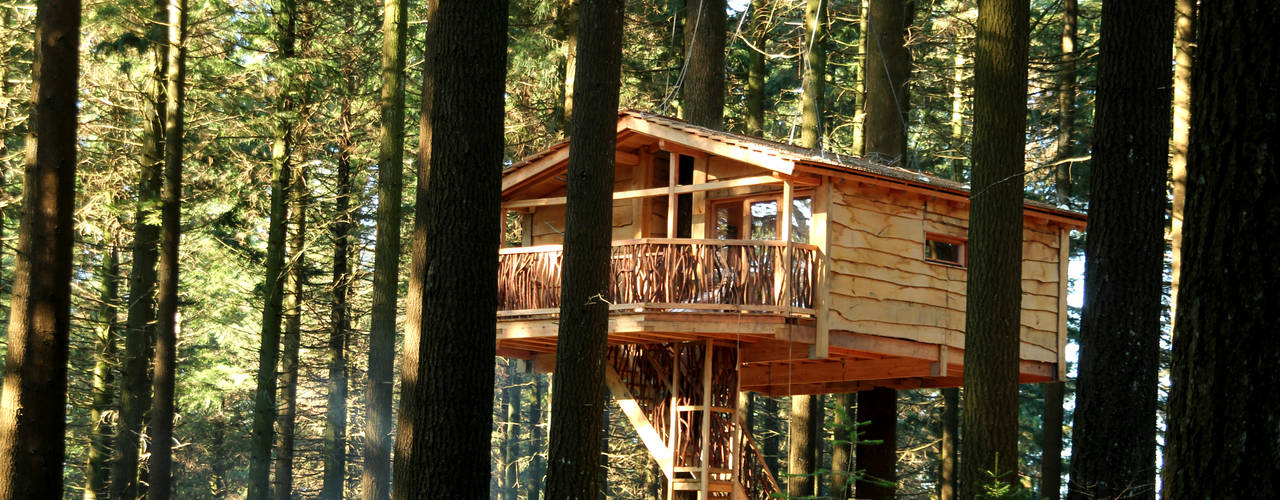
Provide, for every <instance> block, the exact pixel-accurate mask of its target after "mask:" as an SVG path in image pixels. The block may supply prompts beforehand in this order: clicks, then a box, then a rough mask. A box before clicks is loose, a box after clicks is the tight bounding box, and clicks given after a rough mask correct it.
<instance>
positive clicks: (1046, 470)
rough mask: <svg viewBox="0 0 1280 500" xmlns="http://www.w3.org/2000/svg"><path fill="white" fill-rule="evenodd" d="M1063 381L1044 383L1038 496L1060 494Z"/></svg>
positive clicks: (1056, 499) (1047, 496) (1054, 498)
mask: <svg viewBox="0 0 1280 500" xmlns="http://www.w3.org/2000/svg"><path fill="white" fill-rule="evenodd" d="M1063 385H1064V384H1063V383H1062V382H1050V383H1047V384H1044V418H1043V419H1042V421H1043V422H1044V426H1043V428H1042V429H1041V430H1040V442H1041V445H1040V449H1041V451H1042V453H1041V454H1040V498H1047V499H1049V500H1058V498H1059V497H1061V496H1062V402H1063V395H1062V392H1063Z"/></svg>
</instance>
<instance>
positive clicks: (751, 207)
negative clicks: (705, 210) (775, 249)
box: [711, 194, 813, 243]
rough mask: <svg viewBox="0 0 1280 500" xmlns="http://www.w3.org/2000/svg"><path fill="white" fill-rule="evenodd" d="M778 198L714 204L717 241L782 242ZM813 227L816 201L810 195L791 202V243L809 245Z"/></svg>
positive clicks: (713, 202) (712, 209)
mask: <svg viewBox="0 0 1280 500" xmlns="http://www.w3.org/2000/svg"><path fill="white" fill-rule="evenodd" d="M780 205H781V202H780V197H779V196H777V195H769V196H756V197H752V198H735V199H728V200H715V201H712V202H711V214H712V215H713V216H714V217H715V219H714V222H715V238H718V239H722V240H724V239H729V240H736V239H748V240H763V241H768V240H776V239H778V232H779V230H780V228H779V225H778V223H779V220H778V219H779V216H780V214H779V212H780V210H779V208H780ZM812 224H813V199H812V197H811V196H810V195H807V194H806V195H804V196H797V197H795V198H793V199H792V200H791V241H792V242H793V243H808V242H809V232H810V231H811V229H812V228H811V227H810V226H812Z"/></svg>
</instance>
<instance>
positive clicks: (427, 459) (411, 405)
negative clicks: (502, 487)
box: [393, 0, 507, 500]
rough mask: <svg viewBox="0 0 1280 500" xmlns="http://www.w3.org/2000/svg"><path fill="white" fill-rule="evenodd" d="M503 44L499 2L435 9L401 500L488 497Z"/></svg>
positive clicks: (503, 6)
mask: <svg viewBox="0 0 1280 500" xmlns="http://www.w3.org/2000/svg"><path fill="white" fill-rule="evenodd" d="M506 36H507V2H506V1H504V0H484V1H470V2H464V1H459V0H438V1H435V2H432V5H431V8H430V11H429V13H428V21H427V38H426V43H427V55H426V66H425V67H426V71H425V78H424V85H423V89H424V97H423V121H424V124H425V127H424V130H423V133H422V135H423V137H424V138H426V139H427V142H425V143H423V144H422V145H421V147H420V151H419V155H420V156H419V161H418V163H419V166H420V170H419V178H420V179H422V178H424V177H428V176H429V178H430V180H429V182H428V184H427V186H426V192H425V193H424V192H422V191H419V196H420V197H419V199H418V203H417V210H418V214H417V216H418V222H415V228H414V230H415V246H416V245H417V242H418V241H419V240H420V241H422V243H423V247H422V248H421V253H419V249H418V248H415V249H414V257H415V261H414V265H413V267H414V271H413V272H414V273H415V274H418V273H420V274H419V275H418V279H416V280H414V279H411V280H410V290H411V291H413V293H412V295H411V300H418V301H419V304H417V309H418V311H419V313H418V314H417V318H413V317H410V318H408V320H409V322H410V324H409V329H408V332H407V334H406V335H405V337H406V340H405V349H406V350H410V349H412V350H413V351H416V354H417V356H416V357H415V358H412V359H410V358H408V357H407V356H406V361H407V362H406V363H405V364H404V375H403V376H404V383H403V384H402V387H403V391H404V392H403V397H402V398H401V401H402V408H401V412H402V414H401V423H402V425H401V427H400V429H401V430H402V431H403V432H402V433H400V434H399V436H398V438H397V439H400V440H405V442H404V443H403V444H401V443H397V449H398V450H399V452H400V453H399V454H398V455H397V457H396V464H395V470H396V480H395V482H394V483H393V488H394V491H393V494H394V496H395V498H396V499H397V500H407V499H409V498H485V497H488V496H489V479H490V474H489V473H490V466H489V449H490V443H489V442H490V433H491V432H492V426H493V413H492V409H493V381H494V377H493V359H494V343H493V338H494V335H495V323H494V319H493V318H494V315H495V314H496V312H497V308H496V304H497V285H496V281H495V280H496V276H497V272H498V270H497V265H498V261H497V259H493V258H487V257H485V256H493V255H496V254H497V251H498V246H499V238H498V232H497V231H496V230H495V229H497V228H498V227H499V224H500V222H501V221H500V218H499V210H498V205H499V197H500V193H501V188H500V184H501V172H500V170H499V169H498V166H499V165H501V163H502V149H503V146H502V121H503V104H502V103H503V88H504V82H505V73H506V60H507V58H506ZM427 169H429V171H428V170H427ZM419 235H421V237H420V238H419ZM478 256H479V257H478ZM414 288H417V290H416V291H414V290H413V289H414ZM411 306H413V304H412V303H411ZM415 337H416V338H415ZM440 450H451V452H450V453H441V452H440ZM441 478H448V480H442V479H441Z"/></svg>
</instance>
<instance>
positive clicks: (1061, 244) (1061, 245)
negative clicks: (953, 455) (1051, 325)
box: [1055, 227, 1071, 382]
mask: <svg viewBox="0 0 1280 500" xmlns="http://www.w3.org/2000/svg"><path fill="white" fill-rule="evenodd" d="M1070 260H1071V230H1070V229H1068V228H1065V227H1063V228H1059V229H1058V370H1057V374H1056V377H1055V378H1056V380H1057V381H1058V382H1066V380H1067V314H1068V310H1067V285H1068V279H1067V272H1068V271H1067V267H1068V264H1069V263H1070Z"/></svg>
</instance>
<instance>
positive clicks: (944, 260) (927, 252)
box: [924, 234, 967, 267]
mask: <svg viewBox="0 0 1280 500" xmlns="http://www.w3.org/2000/svg"><path fill="white" fill-rule="evenodd" d="M924 259H925V260H927V261H930V262H937V263H939V264H950V265H953V266H961V267H963V266H964V265H965V264H966V263H967V262H966V261H967V256H966V255H965V240H964V239H962V238H956V237H954V236H945V235H940V234H926V235H925V237H924Z"/></svg>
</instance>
